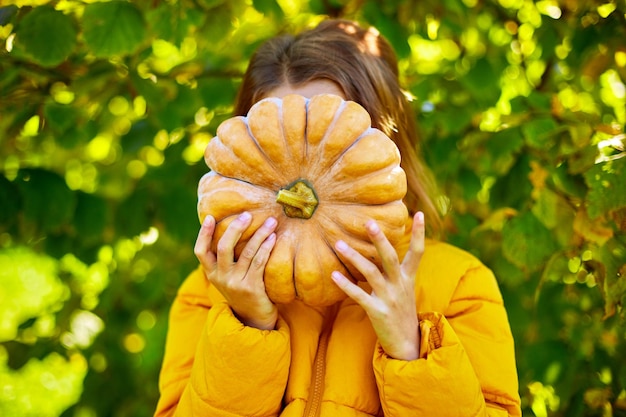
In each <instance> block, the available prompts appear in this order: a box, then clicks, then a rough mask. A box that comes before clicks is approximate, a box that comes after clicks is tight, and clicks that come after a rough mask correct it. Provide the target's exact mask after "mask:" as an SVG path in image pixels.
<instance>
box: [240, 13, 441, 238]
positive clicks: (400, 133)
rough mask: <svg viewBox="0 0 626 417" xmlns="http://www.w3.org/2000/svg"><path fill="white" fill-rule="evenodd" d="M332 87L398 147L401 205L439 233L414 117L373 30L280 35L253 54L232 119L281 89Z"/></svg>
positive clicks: (333, 28) (335, 25) (353, 27)
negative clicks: (315, 84)
mask: <svg viewBox="0 0 626 417" xmlns="http://www.w3.org/2000/svg"><path fill="white" fill-rule="evenodd" d="M319 79H327V80H330V81H333V82H335V83H336V84H338V85H339V87H340V88H341V89H342V91H343V92H344V94H345V96H346V98H347V99H348V100H352V101H355V102H357V103H359V104H360V105H362V106H363V107H364V108H365V109H366V110H367V111H368V113H369V114H370V116H371V118H372V126H373V127H375V128H378V129H380V130H382V131H383V132H384V133H385V134H386V135H387V136H389V137H390V138H391V139H392V140H393V141H394V142H395V143H396V145H397V146H398V149H399V150H400V154H401V156H402V162H401V166H402V168H403V169H404V170H405V172H406V174H407V182H408V184H407V185H408V189H407V194H406V196H405V198H404V202H405V204H406V206H407V208H408V210H409V212H410V213H411V214H414V213H415V212H417V211H418V210H421V211H423V212H424V215H425V218H426V224H427V227H428V229H429V232H430V233H431V234H438V233H439V232H441V229H442V220H441V216H440V214H439V211H438V210H437V207H436V204H435V202H434V192H435V183H434V180H433V178H432V175H431V173H430V171H429V170H428V169H427V167H426V166H425V164H424V163H423V161H422V159H421V155H420V152H419V145H420V143H419V138H418V135H417V129H416V123H415V114H414V113H413V109H412V108H411V106H410V104H409V101H408V100H407V98H406V95H405V94H404V91H403V90H402V88H401V86H400V83H399V79H398V63H397V58H396V54H395V52H394V50H393V48H392V47H391V45H390V44H389V43H388V42H387V40H385V39H384V38H383V37H382V36H381V35H380V34H379V33H378V31H376V30H375V29H374V28H369V29H364V28H362V27H361V26H359V25H358V24H357V23H356V22H352V21H348V20H339V19H329V20H325V21H323V22H321V23H320V24H319V25H318V26H317V27H315V28H313V29H310V30H307V31H304V32H301V33H300V34H298V35H296V36H293V35H281V36H278V37H275V38H272V39H270V40H268V41H266V42H265V43H264V44H262V45H261V46H260V47H259V48H258V49H257V50H256V51H255V53H254V54H253V56H252V58H251V60H250V63H249V65H248V69H247V71H246V73H245V75H244V78H243V82H242V84H241V86H240V89H239V94H238V97H237V101H236V104H235V114H236V115H245V114H246V113H247V112H248V110H249V109H250V107H252V105H253V104H254V103H256V102H257V101H259V100H260V99H262V98H263V97H265V96H266V95H267V94H268V93H269V92H270V91H272V90H273V89H275V88H277V87H280V86H281V85H292V86H299V85H302V84H305V83H307V82H309V81H313V80H319Z"/></svg>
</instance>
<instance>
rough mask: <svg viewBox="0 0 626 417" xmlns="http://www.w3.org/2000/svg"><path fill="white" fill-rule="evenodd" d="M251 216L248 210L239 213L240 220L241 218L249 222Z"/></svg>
mask: <svg viewBox="0 0 626 417" xmlns="http://www.w3.org/2000/svg"><path fill="white" fill-rule="evenodd" d="M251 218H252V215H251V214H250V213H248V212H247V211H244V212H243V213H241V214H240V215H239V220H241V221H242V222H247V221H248V220H250V219H251Z"/></svg>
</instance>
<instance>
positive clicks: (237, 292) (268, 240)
mask: <svg viewBox="0 0 626 417" xmlns="http://www.w3.org/2000/svg"><path fill="white" fill-rule="evenodd" d="M251 222H252V216H251V215H250V213H248V212H243V213H241V214H240V215H239V217H238V218H237V219H236V220H234V221H233V222H232V223H231V224H230V225H229V226H228V228H227V229H226V231H225V232H224V235H223V236H222V238H221V239H220V240H219V242H218V243H217V253H213V252H212V251H211V242H212V241H213V233H214V232H215V219H214V218H213V217H212V216H207V217H206V218H205V219H204V222H203V223H202V227H201V228H200V232H199V233H198V239H197V240H196V245H195V247H194V253H195V255H196V257H197V258H198V260H199V261H200V264H201V265H202V266H203V269H204V271H205V275H206V277H207V279H208V280H209V281H210V282H211V284H213V285H214V286H215V287H216V288H217V289H218V290H219V291H220V292H221V293H222V295H223V296H224V298H226V301H227V302H228V305H229V306H230V308H231V309H232V310H233V312H234V313H235V315H236V316H237V317H238V318H239V320H241V322H242V323H243V324H244V325H246V326H251V327H256V328H257V329H263V330H273V329H274V328H275V327H276V320H277V319H278V309H277V308H276V305H275V304H274V303H272V301H271V300H270V299H269V297H268V296H267V293H266V292H265V283H264V281H263V273H264V271H265V265H266V264H267V260H268V259H269V256H270V252H271V251H272V248H273V247H274V244H275V243H276V234H275V233H274V230H275V229H276V225H277V222H276V219H274V218H273V217H268V218H267V220H266V221H265V223H263V225H262V226H261V227H260V228H259V229H258V230H257V231H256V232H255V233H254V234H253V235H252V237H251V238H250V240H249V241H248V243H247V244H246V246H245V248H244V249H243V251H242V252H241V255H240V256H239V259H238V260H237V261H235V246H236V245H237V242H238V241H239V239H240V238H241V235H242V234H243V232H244V231H245V230H246V229H247V228H248V227H249V226H250V223H251Z"/></svg>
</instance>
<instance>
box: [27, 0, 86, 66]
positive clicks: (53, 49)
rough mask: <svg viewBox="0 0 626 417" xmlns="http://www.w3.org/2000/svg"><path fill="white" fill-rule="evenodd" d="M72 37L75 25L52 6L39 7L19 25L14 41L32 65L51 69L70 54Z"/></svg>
mask: <svg viewBox="0 0 626 417" xmlns="http://www.w3.org/2000/svg"><path fill="white" fill-rule="evenodd" d="M76 34H77V30H76V26H75V25H74V21H73V20H72V18H71V17H70V16H68V15H66V14H63V13H62V12H60V11H58V10H55V9H54V8H53V7H52V6H40V7H36V8H34V9H33V10H32V11H31V12H30V13H28V14H27V15H26V16H25V17H24V19H22V21H21V22H19V27H18V28H17V30H16V35H15V38H16V41H17V42H18V43H19V44H20V45H22V46H23V47H24V50H25V51H26V53H27V54H28V55H29V56H30V57H31V59H32V60H33V61H35V63H37V64H39V65H42V66H44V67H54V66H57V65H59V64H60V63H61V62H63V61H65V60H66V59H67V57H68V56H69V55H70V54H71V53H72V51H73V50H74V46H75V45H76Z"/></svg>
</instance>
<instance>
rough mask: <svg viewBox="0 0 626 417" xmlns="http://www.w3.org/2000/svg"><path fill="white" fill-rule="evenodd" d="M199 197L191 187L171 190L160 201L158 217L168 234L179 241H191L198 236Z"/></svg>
mask: <svg viewBox="0 0 626 417" xmlns="http://www.w3.org/2000/svg"><path fill="white" fill-rule="evenodd" d="M197 202H198V196H197V194H196V192H195V190H194V189H191V187H176V188H170V189H169V190H168V192H167V193H164V194H163V195H162V196H161V198H160V201H159V206H158V215H159V218H160V219H161V221H162V222H163V223H164V224H165V228H166V229H167V231H168V233H169V234H171V235H172V236H174V237H176V238H177V239H178V240H179V241H190V239H193V237H194V236H196V235H197V234H198V229H199V228H200V223H199V221H198V216H197V215H196V214H195V213H196V205H197Z"/></svg>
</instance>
